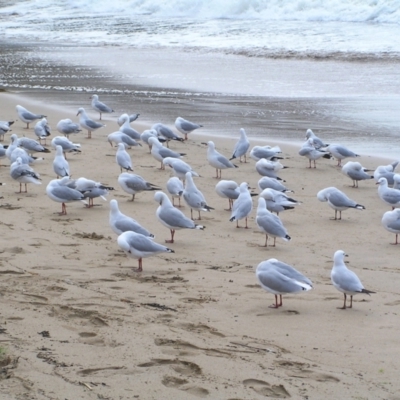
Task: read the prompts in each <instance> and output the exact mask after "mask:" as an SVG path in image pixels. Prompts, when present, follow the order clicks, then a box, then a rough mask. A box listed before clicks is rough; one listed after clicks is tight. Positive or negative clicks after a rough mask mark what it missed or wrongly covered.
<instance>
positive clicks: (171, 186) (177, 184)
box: [167, 176, 184, 207]
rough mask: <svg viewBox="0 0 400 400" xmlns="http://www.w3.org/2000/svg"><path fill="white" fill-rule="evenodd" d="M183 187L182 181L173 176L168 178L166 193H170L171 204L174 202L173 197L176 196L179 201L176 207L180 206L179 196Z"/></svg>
mask: <svg viewBox="0 0 400 400" xmlns="http://www.w3.org/2000/svg"><path fill="white" fill-rule="evenodd" d="M183 189H184V187H183V183H182V181H181V180H180V179H179V178H177V177H176V176H173V177H172V178H169V179H168V182H167V190H168V193H169V194H170V195H171V198H172V205H173V206H175V203H174V201H175V199H176V198H178V201H179V205H178V207H181V197H182V194H183Z"/></svg>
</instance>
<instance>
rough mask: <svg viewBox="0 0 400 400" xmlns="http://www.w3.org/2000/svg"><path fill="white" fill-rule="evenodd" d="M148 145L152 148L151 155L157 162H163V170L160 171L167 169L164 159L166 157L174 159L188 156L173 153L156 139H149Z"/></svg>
mask: <svg viewBox="0 0 400 400" xmlns="http://www.w3.org/2000/svg"><path fill="white" fill-rule="evenodd" d="M148 144H149V146H150V147H151V150H150V153H151V155H152V156H153V157H154V158H155V159H156V160H157V161H160V162H161V168H160V169H165V166H164V164H163V159H164V158H166V157H172V158H181V157H183V156H185V155H186V153H178V152H176V151H173V150H171V149H169V148H167V147H164V146H163V145H162V143H160V141H159V140H158V139H157V138H156V137H150V138H149V139H148Z"/></svg>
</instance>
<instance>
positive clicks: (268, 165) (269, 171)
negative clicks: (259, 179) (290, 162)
mask: <svg viewBox="0 0 400 400" xmlns="http://www.w3.org/2000/svg"><path fill="white" fill-rule="evenodd" d="M285 168H288V167H285V166H283V165H282V164H281V163H280V162H279V161H270V160H267V159H265V158H261V159H260V160H258V161H257V162H256V171H257V172H258V173H259V174H260V175H261V176H268V177H270V178H275V179H278V180H282V179H281V178H279V177H278V171H280V170H281V169H285Z"/></svg>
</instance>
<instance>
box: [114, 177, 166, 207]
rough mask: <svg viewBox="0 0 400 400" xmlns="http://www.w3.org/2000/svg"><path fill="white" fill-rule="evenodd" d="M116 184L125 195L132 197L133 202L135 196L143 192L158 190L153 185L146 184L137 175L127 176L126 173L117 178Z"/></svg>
mask: <svg viewBox="0 0 400 400" xmlns="http://www.w3.org/2000/svg"><path fill="white" fill-rule="evenodd" d="M118 183H119V184H120V186H121V188H122V190H123V191H124V192H126V193H129V194H131V195H132V200H131V201H134V200H135V195H136V194H137V193H140V192H144V191H152V190H160V188H159V187H157V186H156V185H153V184H152V183H149V182H147V181H146V180H145V179H143V178H142V177H141V176H139V175H135V174H128V173H127V172H123V173H122V174H120V176H119V177H118Z"/></svg>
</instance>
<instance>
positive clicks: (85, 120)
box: [76, 107, 105, 139]
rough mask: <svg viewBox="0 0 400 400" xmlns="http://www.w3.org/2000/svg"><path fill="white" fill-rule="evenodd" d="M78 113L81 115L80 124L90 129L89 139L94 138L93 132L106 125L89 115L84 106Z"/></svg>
mask: <svg viewBox="0 0 400 400" xmlns="http://www.w3.org/2000/svg"><path fill="white" fill-rule="evenodd" d="M76 115H77V116H78V115H79V124H80V126H81V127H82V128H83V129H86V130H87V131H88V135H87V138H88V139H91V138H92V132H94V131H96V130H97V129H100V128H104V127H105V125H104V124H102V123H100V122H96V121H93V120H92V119H90V118H89V117H88V115H87V114H86V111H85V109H84V108H82V107H81V108H79V109H78V113H77V114H76Z"/></svg>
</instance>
